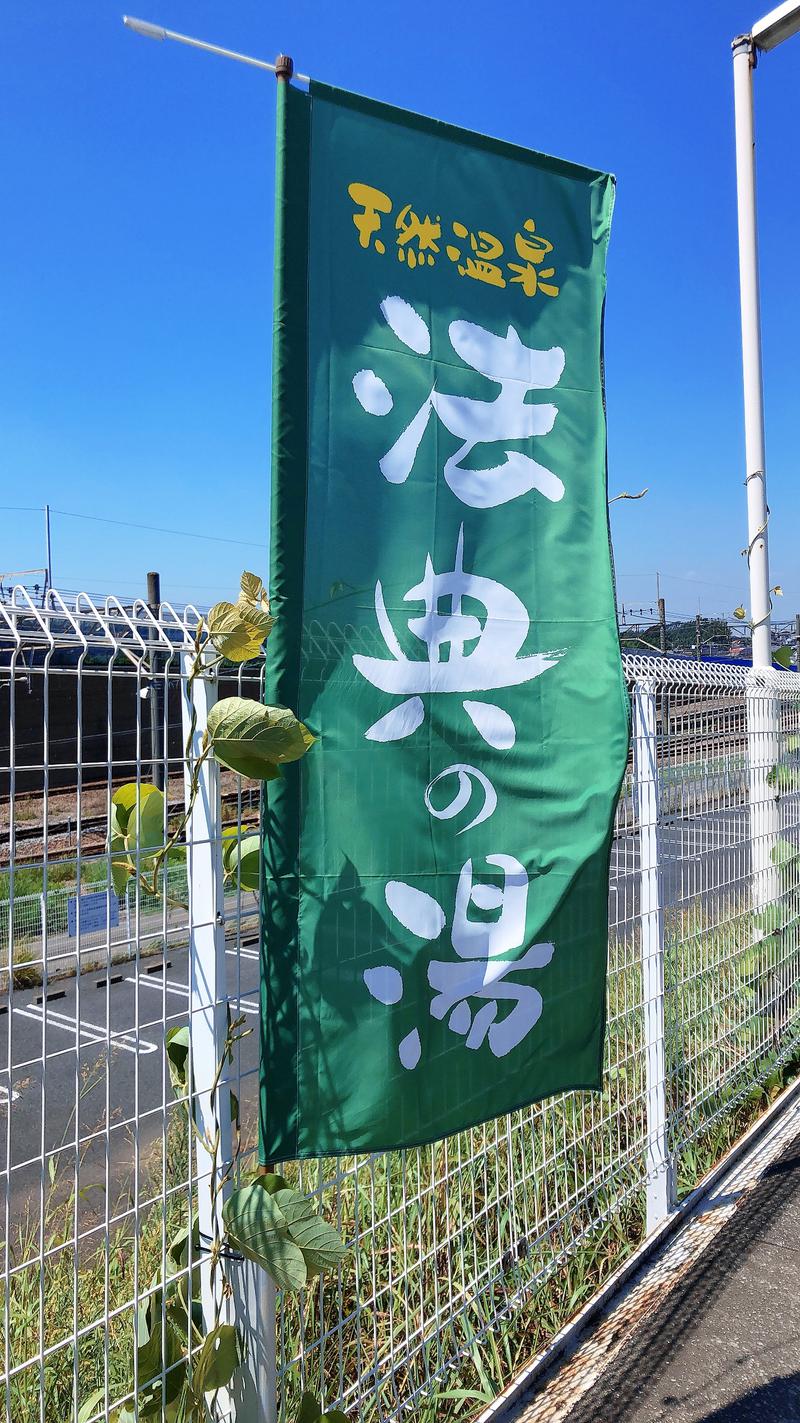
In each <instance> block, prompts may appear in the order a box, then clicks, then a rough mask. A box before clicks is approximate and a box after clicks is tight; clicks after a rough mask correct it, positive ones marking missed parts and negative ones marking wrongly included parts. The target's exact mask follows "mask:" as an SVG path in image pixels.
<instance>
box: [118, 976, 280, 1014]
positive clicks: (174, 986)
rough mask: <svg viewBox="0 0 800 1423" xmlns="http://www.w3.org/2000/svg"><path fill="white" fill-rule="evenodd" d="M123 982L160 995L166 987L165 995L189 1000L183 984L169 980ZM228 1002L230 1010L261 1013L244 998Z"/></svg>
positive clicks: (132, 980)
mask: <svg viewBox="0 0 800 1423" xmlns="http://www.w3.org/2000/svg"><path fill="white" fill-rule="evenodd" d="M125 982H126V983H137V982H138V983H139V984H140V985H142V986H143V987H146V988H155V989H156V990H157V992H158V993H161V994H163V992H164V988H165V987H166V990H167V993H174V994H176V996H177V997H179V998H185V999H187V1000H188V998H189V989H188V988H187V986H186V984H185V983H171V982H170V980H169V979H167V980H166V983H165V984H161V983H159V982H158V980H157V979H155V978H140V979H138V980H137V979H136V978H134V976H133V975H132V974H131V975H129V976H128V977H127V978H126V979H125ZM228 1002H229V1003H230V1006H231V1008H241V1009H242V1012H244V1013H251V1014H258V1013H259V1012H260V1011H261V1010H260V1008H259V1006H258V1004H257V1003H251V1002H250V1000H249V999H246V998H240V999H236V998H229V999H228Z"/></svg>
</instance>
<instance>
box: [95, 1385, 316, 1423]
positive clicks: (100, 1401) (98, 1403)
mask: <svg viewBox="0 0 800 1423" xmlns="http://www.w3.org/2000/svg"><path fill="white" fill-rule="evenodd" d="M109 1392H110V1389H109ZM105 1402H106V1391H105V1389H104V1388H96V1389H95V1391H94V1393H90V1394H89V1397H88V1398H86V1399H84V1401H83V1403H82V1404H81V1408H80V1412H79V1413H78V1423H89V1419H90V1418H94V1415H95V1413H97V1412H98V1411H100V1410H101V1409H103V1408H105ZM100 1416H101V1418H102V1412H101V1413H100ZM317 1416H319V1415H317Z"/></svg>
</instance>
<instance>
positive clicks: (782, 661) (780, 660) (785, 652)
mask: <svg viewBox="0 0 800 1423" xmlns="http://www.w3.org/2000/svg"><path fill="white" fill-rule="evenodd" d="M772 660H773V662H777V664H778V666H779V667H785V668H786V669H787V671H788V669H789V668H790V667H791V665H792V662H793V660H794V657H793V652H792V649H791V647H779V648H778V649H777V651H776V652H773V654H772Z"/></svg>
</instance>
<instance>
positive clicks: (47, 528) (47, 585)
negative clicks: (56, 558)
mask: <svg viewBox="0 0 800 1423" xmlns="http://www.w3.org/2000/svg"><path fill="white" fill-rule="evenodd" d="M44 544H45V558H46V562H47V573H46V577H45V585H44V597H43V598H42V607H45V605H46V604H47V603H48V602H49V594H50V589H51V588H52V586H53V557H52V551H51V548H50V505H49V504H45V506H44Z"/></svg>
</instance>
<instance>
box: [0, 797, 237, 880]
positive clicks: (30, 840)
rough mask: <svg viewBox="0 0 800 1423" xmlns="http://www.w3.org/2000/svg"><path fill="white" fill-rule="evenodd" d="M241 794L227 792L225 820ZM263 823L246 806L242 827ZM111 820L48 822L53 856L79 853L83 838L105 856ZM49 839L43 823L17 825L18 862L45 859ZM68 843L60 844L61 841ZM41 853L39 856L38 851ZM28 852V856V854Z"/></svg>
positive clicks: (176, 805)
mask: <svg viewBox="0 0 800 1423" xmlns="http://www.w3.org/2000/svg"><path fill="white" fill-rule="evenodd" d="M238 804H239V795H238V792H236V791H223V793H222V808H223V821H224V818H225V817H224V812H225V807H226V806H229V807H230V806H238ZM167 810H168V814H169V815H170V817H173V816H177V815H180V814H181V813H182V811H183V801H182V800H180V801H179V800H177V799H176V800H174V801H169V802H168V806H167ZM258 822H259V811H258V806H257V805H253V806H247V805H246V804H245V805H243V806H242V814H241V821H240V823H241V825H242V826H243V827H244V826H246V827H248V828H252V827H254V826H256V825H257V824H258ZM79 824H80V837H79V836H78V825H79ZM107 834H108V817H107V815H106V814H105V813H103V814H102V815H83V816H81V818H80V822H79V821H78V820H77V818H76V817H74V816H61V817H59V818H58V819H51V820H48V822H47V832H46V839H47V845H48V850H49V852H50V854H49V857H50V858H53V854H52V852H53V850H55V851H57V852H58V853H59V854H61V855H65V854H66V852H68V851H73V852H74V851H75V850H76V849H77V848H78V840H79V838H80V850H81V854H82V855H101V854H103V853H104V852H105V850H106V848H107ZM9 840H10V836H9V831H8V827H6V828H4V830H3V832H2V835H1V836H0V865H4V864H7V863H8V859H9V850H10V845H9ZM44 840H45V827H44V825H43V824H42V822H41V821H38V822H34V823H32V822H23V823H22V824H19V823H17V824H15V825H14V860H15V862H18V863H19V864H30V863H31V862H38V861H39V860H41V858H42V854H41V847H42V845H43V842H44ZM61 840H63V841H65V842H66V843H64V844H59V843H58V842H59V841H61ZM35 847H40V848H39V853H36V848H35ZM26 851H27V853H26Z"/></svg>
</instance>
